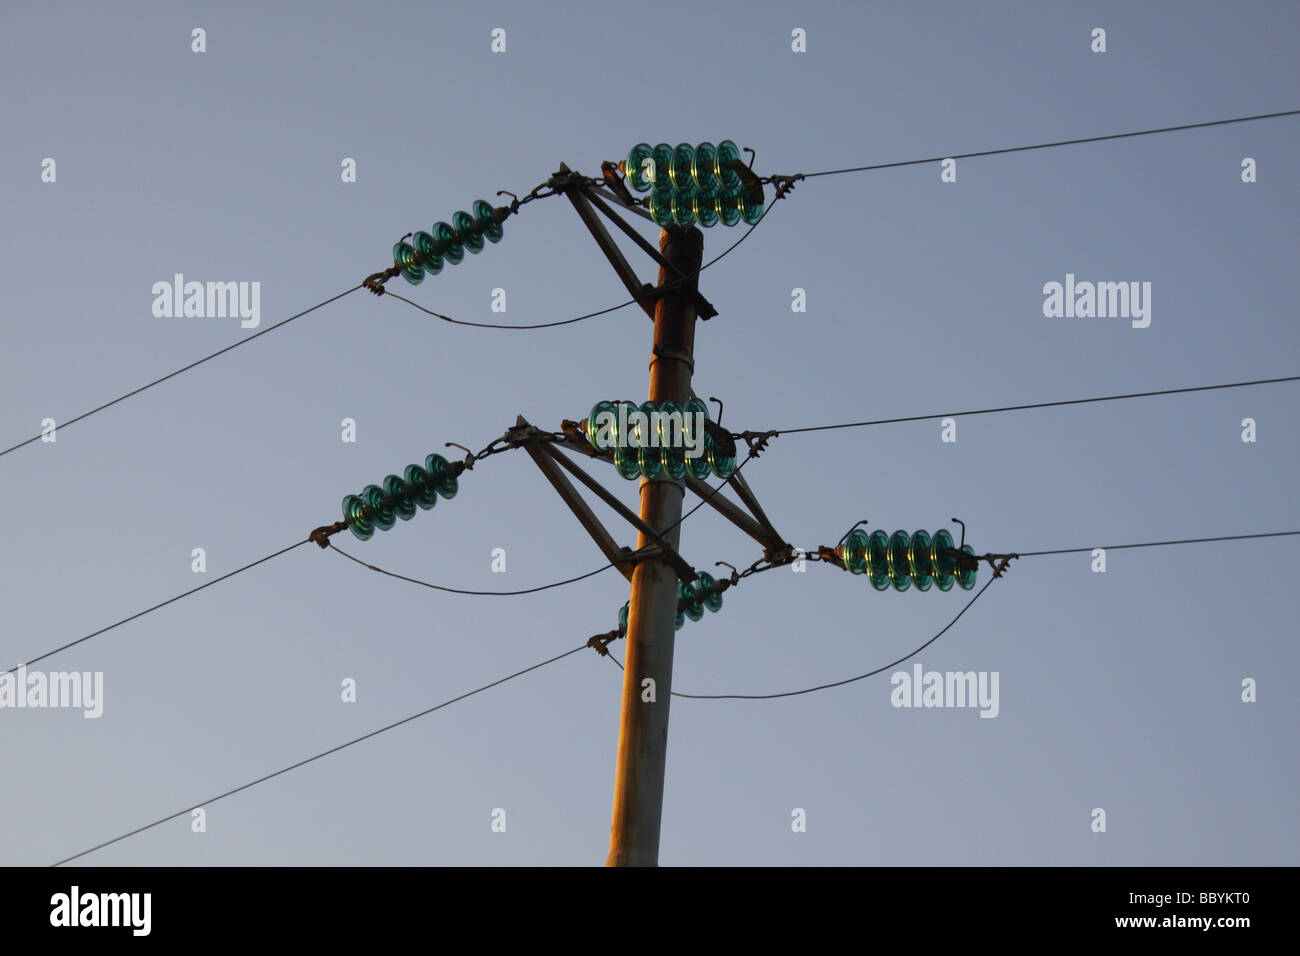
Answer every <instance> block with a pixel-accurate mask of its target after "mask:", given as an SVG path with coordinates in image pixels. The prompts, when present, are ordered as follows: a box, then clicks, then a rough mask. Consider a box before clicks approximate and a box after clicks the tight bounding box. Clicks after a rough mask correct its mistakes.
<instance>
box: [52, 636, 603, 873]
mask: <svg viewBox="0 0 1300 956" xmlns="http://www.w3.org/2000/svg"><path fill="white" fill-rule="evenodd" d="M586 647H587V645H586V644H580V645H578V646H577V647H575V648H573V650H571V651H565V652H564V653H563V654H557V655H555V656H554V657H551V658H547V659H546V660H544V661H542V662H541V663H539V664H534V665H532V666H531V667H525V668H524V669H523V670H521V671H515V672H514V673H513V674H510V675H509V676H506V677H502V678H501V679H500V680H494V681H493V682H492V683H490V684H484V685H483V686H482V687H476V688H474V689H473V690H471V691H468V692H466V693H464V694H461V695H460V696H459V697H453V698H451V699H450V700H445V701H443V702H442V703H441V704H437V705H435V706H433V707H429V708H428V709H426V710H422V711H420V712H419V713H418V714H411V716H409V717H403V718H402V719H401V720H396V721H394V722H393V723H391V724H387V725H385V726H383V727H380V728H379V729H378V730H372V731H370V733H368V734H362V735H361V736H360V737H355V738H353V739H352V740H349V741H348V742H347V743H342V744H339V745H338V746H337V747H331V748H330V749H329V750H322V751H321V752H320V753H318V754H315V755H313V756H311V757H308V758H307V759H305V760H299V761H298V762H297V763H292V764H290V765H289V766H287V767H282V768H281V769H279V770H276V771H274V772H272V773H268V774H264V775H263V776H261V777H258V778H257V779H256V780H250V781H249V782H248V783H245V784H241V785H240V786H238V787H235V788H234V789H232V790H227V791H226V792H225V793H221V794H218V795H217V796H215V797H210V798H209V799H207V800H203V801H200V802H199V803H194V804H189V805H188V806H186V807H185V808H184V809H182V810H178V811H176V812H175V813H169V814H168V815H167V816H165V817H159V818H158V819H157V820H154V821H153V822H152V823H146V824H145V825H144V826H141V827H136V828H135V829H134V830H130V831H128V832H126V833H123V834H122V835H120V836H115V837H113V839H111V840H105V841H104V842H103V843H97V844H95V845H94V846H92V847H90V849H88V850H82V851H81V852H80V853H74V854H72V856H68V857H64V858H63V859H62V860H59V861H58V862H57V863H51V864H50V866H52V867H54V866H62V865H63V864H64V863H71V862H72V861H73V860H76V859H78V858H80V857H83V856H86V855H87V854H88V853H94V852H95V851H96V850H102V849H103V848H104V847H106V846H111V845H112V844H114V843H118V842H120V841H122V840H125V839H127V838H128V837H133V836H135V835H136V834H137V833H143V832H144V831H145V830H151V829H153V828H154V827H156V826H159V825H161V824H163V823H166V822H167V821H168V820H175V819H176V818H177V817H181V816H184V815H185V814H187V813H189V812H190V811H191V810H193V809H194V808H195V807H202V806H208V805H210V804H213V803H216V802H217V801H218V800H224V799H225V798H226V797H230V796H233V795H235V794H236V793H239V792H241V791H243V790H247V789H249V788H250V787H255V786H257V785H258V784H259V783H265V782H266V781H267V780H271V779H272V778H274V777H278V776H280V775H281V774H286V773H288V772H289V771H290V770H297V769H298V768H299V767H303V766H306V765H307V764H309V763H311V762H312V761H314V760H320V759H321V758H322V757H328V756H329V755H330V754H334V753H338V752H339V751H340V750H344V749H346V748H348V747H351V746H352V745H353V744H359V743H361V742H362V741H363V740H369V739H370V738H371V737H377V736H379V735H380V734H382V733H387V732H388V731H390V730H392V729H394V728H395V727H400V726H402V724H408V723H410V722H411V721H413V720H416V719H417V718H420V717H424V716H426V715H428V714H432V713H433V712H434V711H435V710H442V709H443V708H444V707H449V706H451V705H452V704H454V703H457V702H458V701H462V700H464V699H465V698H467V697H473V696H474V695H475V694H481V693H482V692H483V691H485V690H488V689H490V688H492V687H496V686H497V685H499V684H504V683H505V682H506V681H509V680H514V679H515V678H516V677H522V676H523V675H524V674H527V673H528V672H529V671H535V670H537V669H538V668H541V667H545V666H546V665H547V664H553V663H555V662H556V661H558V660H563V659H564V658H566V657H568V656H569V655H571V654H576V653H578V651H581V650H584V649H585V648H586Z"/></svg>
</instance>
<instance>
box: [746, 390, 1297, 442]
mask: <svg viewBox="0 0 1300 956" xmlns="http://www.w3.org/2000/svg"><path fill="white" fill-rule="evenodd" d="M1297 381H1300V375H1286V376H1282V377H1280V378H1258V379H1253V380H1251V381H1248V382H1227V383H1225V384H1223V385H1193V386H1190V387H1188V388H1163V389H1157V390H1155V391H1150V392H1129V393H1127V394H1125V395H1098V396H1096V397H1094V398H1068V399H1063V400H1061V401H1055V402H1031V403H1029V404H1026V405H1002V406H999V407H997V408H976V409H971V410H969V411H964V412H951V411H950V412H936V413H933V414H930V415H905V416H902V417H900V418H876V419H872V420H871V421H862V422H843V423H840V424H837V425H806V426H804V427H802V428H778V429H771V430H769V431H768V432H766V433H765V434H769V435H772V436H773V437H775V436H778V435H796V434H799V433H800V432H823V431H833V430H835V429H838V428H863V427H865V426H868V425H893V424H897V423H899V422H920V421H928V420H929V419H932V418H943V417H945V416H950V417H953V418H957V417H959V416H964V415H993V414H996V413H999V412H1016V411H1024V410H1026V409H1032V408H1058V407H1061V406H1065V405H1087V404H1090V403H1092V402H1117V401H1122V400H1125V399H1130V398H1149V397H1151V396H1153V395H1180V394H1184V393H1187V392H1212V391H1215V390H1217V389H1224V388H1246V387H1247V386H1251V385H1273V384H1276V383H1278V382H1297ZM740 434H741V435H743V434H744V433H740Z"/></svg>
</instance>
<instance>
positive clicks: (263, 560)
mask: <svg viewBox="0 0 1300 956" xmlns="http://www.w3.org/2000/svg"><path fill="white" fill-rule="evenodd" d="M310 540H311V539H310V538H304V539H303V540H301V541H299V542H298V543H297V544H291V545H289V547H287V548H281V549H280V550H279V551H273V552H272V553H270V554H268V555H267V556H266V557H264V558H258V559H257V560H256V561H251V562H249V563H248V564H246V565H244V566H243V567H242V568H236V569H235V570H233V571H228V572H226V573H225V574H223V575H221V577H219V578H213V579H212V580H211V581H207V582H205V583H203V584H200V585H199V586H198V587H195V588H190V589H189V590H188V591H182V592H181V593H180V594H178V595H176V596H175V597H170V598H168V599H167V600H165V601H162V602H160V603H158V604H155V605H154V606H153V607H149V608H145V609H144V610H143V611H138V612H137V613H135V614H132V615H131V616H130V617H124V618H122V620H120V621H116V622H114V623H112V624H110V625H108V626H107V627H101V628H100V629H99V630H98V631H91V632H90V633H89V634H87V635H86V636H85V637H79V638H77V639H76V640H75V641H68V643H66V644H61V645H59V646H58V647H56V648H54V649H53V650H49V651H46V652H45V653H44V654H41V655H39V656H37V657H33V658H32V659H31V660H29V661H24V662H23V663H22V664H15V665H14V666H13V667H11V668H9V669H8V670H7V671H4V672H3V673H5V674H12V673H13V672H14V671H16V670H18V668H20V667H30V666H31V665H32V664H35V663H37V662H38V661H43V660H45V658H47V657H53V656H54V655H55V654H57V653H59V652H60V651H66V650H67V649H68V648H70V647H76V646H77V645H78V644H81V643H84V642H85V641H88V640H90V639H91V638H92V637H98V636H99V635H100V634H104V633H107V632H108V631H111V630H113V628H115V627H121V626H122V625H123V624H127V623H129V622H131V621H134V620H135V619H136V618H140V617H144V616H145V615H146V614H148V613H150V612H151V611H157V610H158V609H159V608H164V607H166V606H167V605H168V604H174V603H175V602H176V601H179V600H180V599H181V598H186V597H189V596H190V595H191V594H197V593H198V592H199V591H202V590H203V589H204V588H210V587H212V585H214V584H219V583H221V582H222V581H225V580H226V579H227V578H233V577H234V576H235V575H236V574H240V573H242V572H244V571H247V570H248V569H249V568H255V567H257V566H258V565H259V564H265V563H266V562H267V561H270V560H271V559H272V558H278V557H279V556H280V555H282V554H287V553H288V552H290V551H292V550H294V548H301V547H302V546H303V545H304V544H307V543H308V541H310Z"/></svg>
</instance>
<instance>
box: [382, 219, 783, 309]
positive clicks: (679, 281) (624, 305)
mask: <svg viewBox="0 0 1300 956" xmlns="http://www.w3.org/2000/svg"><path fill="white" fill-rule="evenodd" d="M775 204H776V203H775V201H773V203H772V205H769V206H768V207H767V208H766V209H764V210H763V214H762V215H761V216H759V217H758V219H757V221H755V222H754V224H753V225H752V226H750V227H749V228H748V229H746V230H745V233H744V235H742V236H741V237H740V238H739V239H737V240H736V241H735V242H733V243H732V244H731V245H729V246H728V247H727V248H726V249H723V250H722V252H720V253H718V255H716V256H714V257H713V258H712V259H710V260H709V261H708V262H706V263H704V265H702V266H700V267H699V269H697V270H696V271H695V272H694V273H692V274H691V275H689V276H685V277H683V278H680V279H677V280H676V281H675V282H673V283H671V286H672V287H676V286H677V285H680V284H683V283H686V282H690V281H693V280H694V279H695V278H696V276H698V275H699V274H700V273H701V272H703V271H704V270H705V269H707V268H708V267H709V266H711V265H713V264H714V263H715V262H718V261H719V260H721V259H722V257H723V256H725V255H727V253H729V252H731V250H733V249H735V248H736V247H737V246H739V245H740V244H741V243H742V242H744V241H745V240H746V239H748V238H749V234H750V233H751V232H753V231H754V230H755V229H757V228H758V224H759V223H760V222H762V221H763V220H764V219H766V218H767V214H768V213H769V212H771V211H772V206H774V205H775ZM380 288H383V294H384V295H388V296H392V297H393V298H394V299H397V300H398V301H399V302H405V303H406V304H407V305H409V306H411V307H412V308H414V309H419V310H420V311H421V312H424V313H426V314H428V315H432V316H433V317H434V318H437V319H442V320H443V321H444V322H450V323H452V324H453V325H467V326H470V327H472V328H476V329H514V330H526V329H553V328H556V327H557V326H561V325H572V324H573V323H575V322H582V321H584V320H586V319H594V318H596V317H597V316H601V315H608V314H609V313H611V312H617V311H618V310H619V309H626V308H627V307H628V306H629V305H636V303H637V302H639V301H640V300H639V299H628V300H627V301H626V302H620V303H619V304H618V305H611V306H610V307H609V308H606V309H599V310H597V311H595V312H587V313H585V314H584V315H577V316H574V317H573V318H571V319H560V320H559V321H556V322H535V323H532V324H530V325H503V324H499V323H495V322H470V321H467V320H465V319H453V318H452V317H451V316H450V315H443V314H442V313H441V312H435V311H434V310H433V309H430V308H426V307H425V306H422V305H420V303H418V302H413V301H411V300H410V299H408V298H406V296H403V295H398V294H397V293H396V292H390V291H389V290H388V289H387V288H384V287H382V286H381V287H380ZM664 288H668V286H665V287H664Z"/></svg>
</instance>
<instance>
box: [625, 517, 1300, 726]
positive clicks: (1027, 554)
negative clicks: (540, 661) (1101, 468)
mask: <svg viewBox="0 0 1300 956" xmlns="http://www.w3.org/2000/svg"><path fill="white" fill-rule="evenodd" d="M1288 535H1300V531H1266V532H1261V533H1258V534H1230V535H1219V536H1216V537H1210V538H1182V539H1179V540H1176V541H1144V542H1140V543H1136V544H1113V545H1105V546H1100V545H1094V546H1091V547H1084V548H1057V549H1055V550H1051V551H1020V552H1017V553H1016V554H1015V557H1018V558H1031V557H1041V556H1045V555H1052V554H1074V553H1078V552H1083V551H1092V550H1094V548H1095V547H1104V549H1105V550H1107V551H1119V550H1121V549H1124V548H1162V547H1167V546H1169V545H1176V544H1205V543H1209V542H1214V541H1244V540H1248V539H1254V538H1280V537H1286V536H1288ZM772 567H781V565H770V566H769V567H768V568H764V569H762V570H771V568H772ZM996 580H997V577H996V576H995V577H991V578H989V579H988V581H986V582H985V583H984V587H982V588H980V589H979V590H978V591H976V592H975V594H974V595H973V596H972V597H971V599H970V600H969V601H967V602H966V604H965V605H964V606H963V607H962V609H961V610H960V611H958V612H957V615H956V617H954V618H953V619H952V620H951V621H949V622H948V623H947V624H945V625H944V627H943V629H942V630H940V631H939V632H938V633H937V634H935V635H934V636H933V637H931V638H930V639H929V640H928V641H926V642H925V643H924V644H922V645H921V646H920V647H918V648H916V650H914V651H911V652H909V653H907V654H905V655H903V656H902V657H900V658H899V659H898V660H896V661H893V662H892V663H889V664H885V665H884V666H883V667H877V668H876V669H874V670H870V671H867V672H866V673H865V674H858V675H857V676H855V677H847V678H845V679H844V680H838V681H832V682H830V683H827V684H818V685H816V686H815V687H805V688H802V689H800V690H790V691H782V692H779V693H775V694H685V693H681V692H679V691H675V690H674V691H670V693H671V694H672V696H674V697H684V698H688V699H690V700H774V699H776V698H778V697H798V696H800V695H802V694H812V693H815V692H816V691H821V690H828V689H830V688H832V687H843V686H844V685H845V684H852V683H854V682H855V681H860V680H864V679H866V678H868V677H875V676H876V675H877V674H880V673H883V672H884V671H887V670H889V669H890V668H891V667H897V666H898V665H899V664H902V663H903V662H905V661H907V660H909V659H911V658H913V657H915V656H916V655H917V654H919V653H921V652H922V651H923V650H925V649H926V648H927V647H929V646H930V645H931V644H933V643H934V642H935V641H937V640H938V639H939V638H941V637H942V636H943V635H944V634H945V633H947V632H948V630H949V629H950V628H951V627H952V626H953V625H954V624H956V623H957V622H958V621H959V620H960V619H961V617H962V615H963V614H965V613H966V612H967V611H969V610H970V608H971V605H972V604H974V603H975V602H976V601H977V600H979V598H980V595H982V594H983V593H984V592H985V591H987V590H988V587H989V585H990V584H992V583H993V582H994V581H996ZM608 657H609V659H610V660H612V661H613V662H614V663H615V664H617V665H618V667H619V669H620V670H622V669H623V665H622V663H620V662H619V661H618V659H617V658H615V657H614V655H613V654H612V653H610V654H608Z"/></svg>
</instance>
